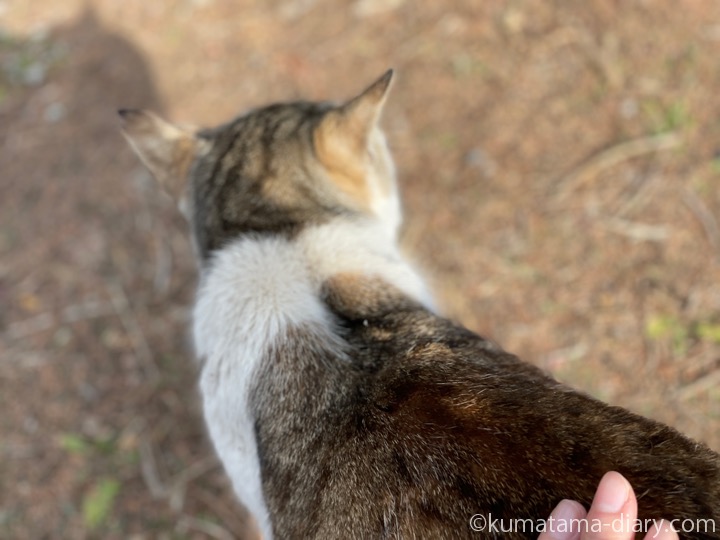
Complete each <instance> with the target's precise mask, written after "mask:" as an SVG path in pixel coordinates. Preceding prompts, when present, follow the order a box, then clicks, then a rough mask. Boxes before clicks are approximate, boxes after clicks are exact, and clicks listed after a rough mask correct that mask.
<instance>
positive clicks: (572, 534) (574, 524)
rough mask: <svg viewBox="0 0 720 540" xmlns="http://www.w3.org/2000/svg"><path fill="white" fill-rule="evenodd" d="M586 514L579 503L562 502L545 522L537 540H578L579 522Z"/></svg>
mask: <svg viewBox="0 0 720 540" xmlns="http://www.w3.org/2000/svg"><path fill="white" fill-rule="evenodd" d="M586 514H587V512H586V511H585V508H583V505H582V504H580V503H579V502H575V501H568V500H562V501H560V503H559V504H558V505H557V506H556V507H555V510H553V511H552V513H551V514H550V518H549V519H548V520H547V521H546V522H545V531H544V532H543V533H541V534H540V536H538V540H579V538H580V523H581V522H580V520H581V519H583V518H584V517H585V515H586Z"/></svg>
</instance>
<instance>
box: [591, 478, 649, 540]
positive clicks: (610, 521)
mask: <svg viewBox="0 0 720 540" xmlns="http://www.w3.org/2000/svg"><path fill="white" fill-rule="evenodd" d="M636 517H637V500H636V499H635V493H633V490H632V487H630V483H629V482H628V481H627V480H625V478H624V477H623V476H622V475H621V474H620V473H617V472H614V471H612V472H609V473H606V474H605V476H603V478H602V480H600V484H599V485H598V488H597V491H596V492H595V498H594V499H593V503H592V506H591V507H590V511H589V512H588V516H587V519H588V528H587V532H585V533H584V534H583V535H582V540H632V539H633V538H634V536H635V534H634V533H633V528H634V527H633V526H634V524H635V518H636Z"/></svg>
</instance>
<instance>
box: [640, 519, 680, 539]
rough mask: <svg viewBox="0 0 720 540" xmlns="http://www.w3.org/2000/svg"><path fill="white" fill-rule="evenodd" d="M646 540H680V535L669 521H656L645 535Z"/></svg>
mask: <svg viewBox="0 0 720 540" xmlns="http://www.w3.org/2000/svg"><path fill="white" fill-rule="evenodd" d="M645 540H679V537H678V533H677V532H675V529H673V528H672V525H671V524H670V522H669V521H666V520H664V519H663V520H660V521H656V522H655V523H654V524H653V526H652V527H650V530H649V531H648V533H647V534H646V535H645Z"/></svg>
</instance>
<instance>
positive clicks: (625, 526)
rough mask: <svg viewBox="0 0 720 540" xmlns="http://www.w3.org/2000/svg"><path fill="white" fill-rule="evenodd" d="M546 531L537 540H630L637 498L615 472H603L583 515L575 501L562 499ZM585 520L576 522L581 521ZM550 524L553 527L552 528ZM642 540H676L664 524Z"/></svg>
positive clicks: (668, 525)
mask: <svg viewBox="0 0 720 540" xmlns="http://www.w3.org/2000/svg"><path fill="white" fill-rule="evenodd" d="M550 516H551V518H552V519H553V521H550V520H548V528H551V529H552V530H549V531H546V532H544V533H542V534H541V535H540V536H539V537H538V540H633V538H634V537H635V533H634V532H633V525H634V523H635V519H636V518H637V499H636V498H635V493H634V492H633V489H632V486H630V483H629V482H628V481H627V480H626V479H625V478H624V477H623V476H622V475H621V474H620V473H617V472H614V471H613V472H609V473H606V474H605V476H603V477H602V480H600V484H599V485H598V488H597V491H596V492H595V497H594V499H593V502H592V506H591V507H590V511H589V512H586V511H585V508H583V506H582V505H581V504H580V503H578V502H575V501H568V500H563V501H560V504H558V505H557V506H556V507H555V510H553V511H552V513H551V514H550ZM583 518H585V519H586V521H577V520H582V519H583ZM551 524H552V525H551ZM645 540H678V535H677V533H676V532H675V531H674V530H673V529H672V527H671V526H670V524H669V523H668V522H667V521H660V522H656V523H655V524H654V525H653V527H652V528H651V529H650V530H649V531H648V532H647V534H646V535H645Z"/></svg>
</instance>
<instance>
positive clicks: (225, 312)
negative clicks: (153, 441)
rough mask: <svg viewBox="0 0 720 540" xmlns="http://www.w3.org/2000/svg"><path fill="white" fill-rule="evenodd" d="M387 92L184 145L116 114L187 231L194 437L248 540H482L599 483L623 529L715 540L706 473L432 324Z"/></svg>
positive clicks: (708, 460)
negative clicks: (197, 409) (214, 456)
mask: <svg viewBox="0 0 720 540" xmlns="http://www.w3.org/2000/svg"><path fill="white" fill-rule="evenodd" d="M392 77H393V74H392V70H391V71H388V72H387V73H386V74H385V75H383V76H382V77H381V78H380V79H379V80H377V81H376V82H375V83H373V84H372V85H371V86H369V87H368V88H367V89H366V90H365V91H363V92H362V93H360V94H359V95H358V96H357V97H355V98H353V99H351V100H349V101H346V102H344V103H342V104H339V105H334V104H330V103H311V102H296V103H286V104H275V105H270V106H267V107H264V108H259V109H256V110H252V111H250V112H248V113H246V114H244V115H243V116H240V117H239V118H236V119H235V120H232V121H231V122H229V123H227V124H224V125H221V126H220V127H217V128H214V129H205V130H200V131H197V132H193V131H189V130H186V129H183V128H180V127H177V126H175V125H172V124H170V123H168V122H166V121H165V120H162V119H160V118H159V117H157V116H155V115H154V114H152V113H150V112H147V111H143V110H121V111H120V115H121V117H122V119H123V132H124V134H125V136H126V138H127V139H128V141H129V142H130V144H131V146H132V147H133V148H134V150H135V151H136V152H137V154H138V155H139V156H140V158H141V159H142V161H143V162H144V163H145V164H146V165H147V167H148V168H149V169H150V171H151V172H152V173H153V174H154V176H155V177H156V178H157V179H158V181H159V182H160V183H161V184H162V186H163V187H164V188H165V189H166V190H167V191H168V192H169V193H170V194H172V195H173V196H174V197H175V198H176V199H177V200H178V202H179V204H180V205H181V207H182V208H183V210H184V213H185V214H186V216H187V217H188V219H189V222H190V227H191V231H192V234H191V236H192V240H193V245H194V248H195V252H196V254H197V258H198V261H199V267H200V284H199V289H198V292H197V299H196V305H195V308H194V323H193V335H194V341H195V346H196V349H197V356H198V358H199V361H200V362H201V365H202V370H201V375H200V391H201V395H202V401H203V407H204V417H205V420H206V423H207V428H208V431H209V434H210V437H211V439H212V442H213V444H214V447H215V449H216V451H217V453H218V455H219V456H220V459H221V460H222V462H223V465H224V467H225V470H226V471H227V474H228V475H229V477H230V479H231V481H232V484H233V488H234V491H235V493H236V494H237V496H238V498H239V499H240V501H242V503H243V504H244V505H245V506H246V507H247V508H248V509H249V510H250V512H251V513H252V514H253V516H254V517H255V519H256V520H257V523H258V525H259V528H260V530H261V531H262V534H263V536H264V538H266V539H270V538H273V537H275V538H284V539H285V538H287V539H293V538H301V539H304V538H323V539H329V538H466V537H473V536H475V537H478V536H480V535H484V537H496V536H500V534H499V533H497V534H496V533H494V532H491V531H486V532H485V533H475V532H473V531H472V530H471V528H470V525H469V519H470V518H471V516H473V515H476V514H482V515H486V516H487V515H489V516H492V518H491V519H506V520H507V519H512V518H523V519H528V518H529V519H541V518H547V516H548V515H549V513H550V511H551V510H552V509H553V507H554V506H555V505H556V504H557V503H558V502H559V501H560V500H561V499H563V498H567V499H574V500H577V501H579V502H581V503H583V504H584V505H585V506H586V507H587V506H589V503H590V502H591V500H592V496H593V493H594V490H595V487H596V486H597V484H598V481H599V480H600V478H601V477H602V475H603V474H604V473H605V472H607V471H609V470H616V471H619V472H620V473H621V474H623V475H624V476H625V477H626V478H627V479H628V480H629V481H630V482H631V484H632V485H633V487H634V489H635V491H636V493H638V502H639V516H640V518H641V519H647V518H661V517H664V518H666V519H681V520H682V519H696V518H701V519H705V520H707V522H706V523H705V527H704V528H703V527H699V530H697V531H694V532H691V533H688V534H687V537H688V538H720V457H719V456H718V454H716V453H714V452H713V451H712V450H710V449H709V448H707V447H706V446H704V445H702V444H700V443H697V442H694V441H691V440H689V439H687V438H686V437H684V436H683V435H681V434H680V433H678V432H677V431H675V430H674V429H671V428H669V427H667V426H665V425H662V424H660V423H658V422H655V421H652V420H649V419H646V418H643V417H640V416H637V415H635V414H632V413H630V412H628V411H626V410H624V409H622V408H619V407H612V406H609V405H606V404H604V403H601V402H599V401H597V400H595V399H593V398H591V397H589V396H586V395H584V394H581V393H578V392H575V391H573V390H572V389H570V388H568V387H567V386H564V385H562V384H560V383H558V382H556V381H555V380H554V379H552V378H551V377H550V376H548V375H547V374H545V373H544V372H542V371H541V370H540V369H538V368H536V367H534V366H532V365H530V364H528V363H525V362H523V361H521V360H519V359H518V358H517V357H515V356H513V355H512V354H509V353H507V352H505V351H503V350H502V349H501V348H499V347H498V346H496V345H495V344H493V343H492V342H490V341H488V340H485V339H483V338H482V337H480V336H478V335H476V334H474V333H472V332H470V331H469V330H466V329H465V328H463V327H462V326H459V325H458V324H455V323H453V322H451V321H449V320H447V319H445V318H443V317H442V316H440V315H438V314H437V313H436V310H435V308H434V306H433V302H432V297H431V295H430V294H429V292H428V290H427V288H426V286H425V284H424V282H423V280H422V278H421V277H420V275H419V274H418V272H417V271H416V270H415V269H414V268H413V267H412V266H411V265H410V264H409V263H408V262H407V261H406V260H405V259H404V258H403V256H402V255H401V254H400V251H399V249H398V245H397V237H398V228H399V226H400V223H401V211H400V202H399V196H398V188H397V184H396V178H395V169H394V165H393V161H392V159H391V156H390V153H389V151H388V148H387V145H386V142H385V138H384V136H383V133H382V132H381V130H380V128H379V118H380V114H381V111H382V108H383V105H384V103H385V101H386V98H387V94H388V89H389V87H390V85H391V80H392ZM502 536H503V537H506V538H527V537H536V536H537V533H536V532H530V531H524V532H523V531H515V532H510V533H504V534H502Z"/></svg>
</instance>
